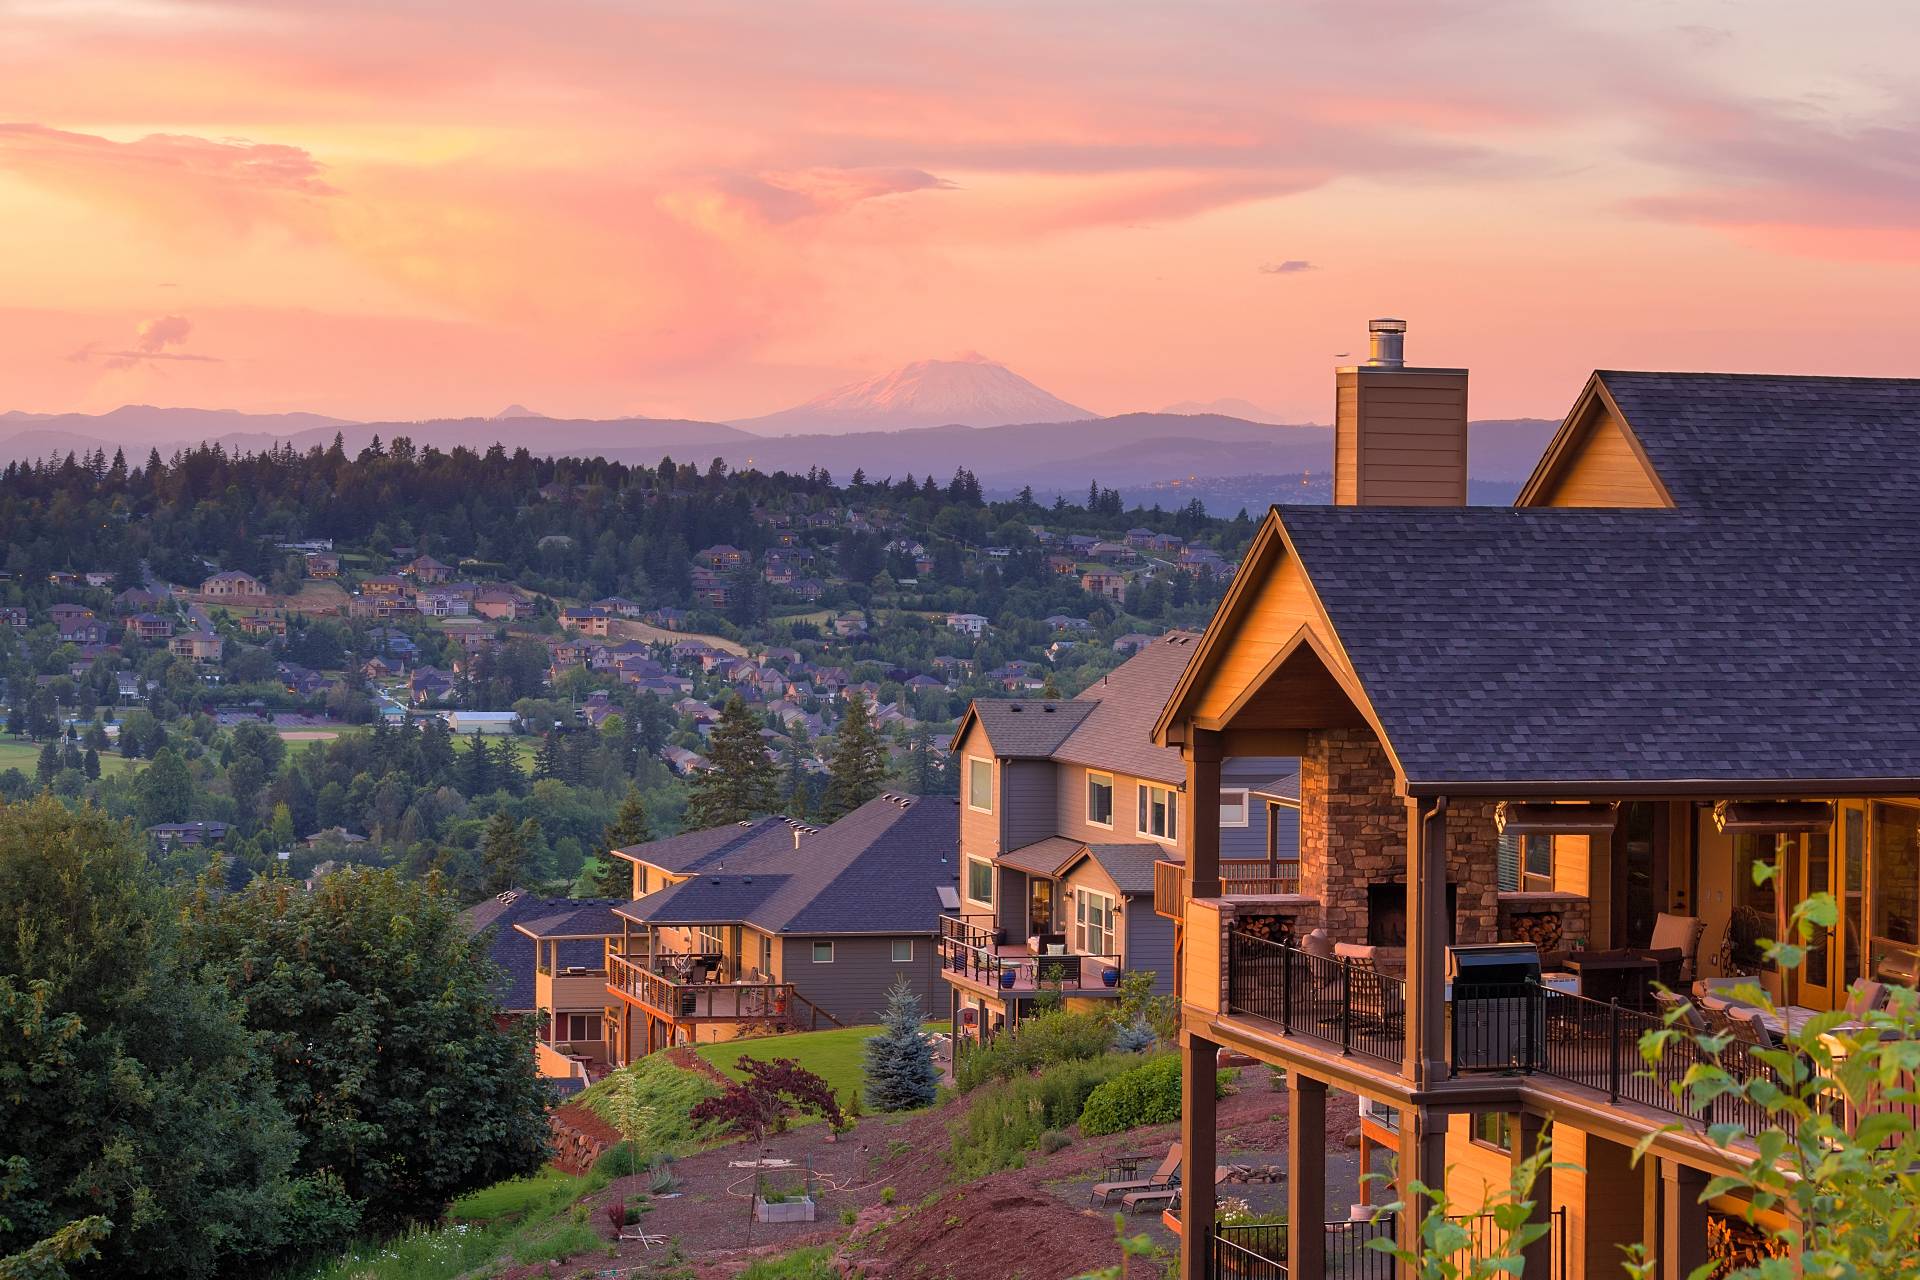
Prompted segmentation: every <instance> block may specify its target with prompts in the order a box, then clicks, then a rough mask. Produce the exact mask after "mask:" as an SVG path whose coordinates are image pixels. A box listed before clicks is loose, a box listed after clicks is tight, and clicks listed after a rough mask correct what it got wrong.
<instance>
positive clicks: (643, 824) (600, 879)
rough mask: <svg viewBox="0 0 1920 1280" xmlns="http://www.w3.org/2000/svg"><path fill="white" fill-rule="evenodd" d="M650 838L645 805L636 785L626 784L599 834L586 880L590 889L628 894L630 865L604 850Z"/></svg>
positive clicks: (606, 895) (610, 895)
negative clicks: (616, 807)
mask: <svg viewBox="0 0 1920 1280" xmlns="http://www.w3.org/2000/svg"><path fill="white" fill-rule="evenodd" d="M651 839H653V827H652V825H651V824H650V823H648V821H647V806H646V805H645V804H644V803H642V801H641V799H640V788H638V787H632V786H630V787H628V788H627V798H626V799H625V800H622V801H621V802H620V812H619V813H617V814H615V815H614V819H613V821H612V822H611V823H609V824H607V829H606V830H605V831H603V832H601V833H600V851H599V852H598V853H596V854H594V860H593V867H592V870H591V871H590V873H589V879H588V884H589V886H590V890H591V892H592V893H593V894H594V895H595V896H596V897H601V898H624V897H626V896H627V895H628V894H630V893H632V892H633V868H632V866H631V865H629V864H628V863H627V862H626V861H625V860H624V859H622V858H616V857H614V856H613V855H612V854H610V853H608V852H607V850H609V849H626V848H630V847H632V846H633V845H636V844H645V843H647V841H649V840H651Z"/></svg>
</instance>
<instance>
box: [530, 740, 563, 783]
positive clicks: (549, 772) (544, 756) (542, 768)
mask: <svg viewBox="0 0 1920 1280" xmlns="http://www.w3.org/2000/svg"><path fill="white" fill-rule="evenodd" d="M557 736H558V735H557V734H553V733H549V734H547V735H546V736H545V737H543V738H541V739H540V746H539V748H538V749H537V750H535V751H534V753H533V780H534V781H535V782H538V781H540V780H541V779H542V778H557V777H559V776H560V767H559V766H560V760H559V747H558V745H557V744H556V743H555V742H554V739H555V738H556V737H557Z"/></svg>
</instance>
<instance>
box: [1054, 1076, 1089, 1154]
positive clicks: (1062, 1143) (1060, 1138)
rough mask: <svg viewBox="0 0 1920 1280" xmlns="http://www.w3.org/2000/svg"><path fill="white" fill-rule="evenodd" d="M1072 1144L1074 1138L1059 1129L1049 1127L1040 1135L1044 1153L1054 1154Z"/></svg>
mask: <svg viewBox="0 0 1920 1280" xmlns="http://www.w3.org/2000/svg"><path fill="white" fill-rule="evenodd" d="M1094 1092H1095V1093H1098V1092H1100V1090H1098V1089H1095V1090H1094ZM1072 1145H1073V1139H1072V1138H1069V1137H1068V1136H1067V1135H1066V1134H1064V1133H1062V1132H1060V1130H1058V1129H1049V1130H1047V1131H1046V1132H1045V1133H1043V1134H1041V1135H1040V1151H1041V1153H1042V1154H1044V1155H1052V1154H1053V1153H1054V1152H1056V1151H1059V1150H1061V1149H1062V1148H1064V1147H1069V1146H1072Z"/></svg>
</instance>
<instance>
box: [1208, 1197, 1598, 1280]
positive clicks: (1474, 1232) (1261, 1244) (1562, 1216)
mask: <svg viewBox="0 0 1920 1280" xmlns="http://www.w3.org/2000/svg"><path fill="white" fill-rule="evenodd" d="M1453 1222H1454V1223H1455V1224H1456V1225H1458V1226H1461V1227H1464V1228H1465V1229H1466V1233H1467V1236H1468V1243H1467V1246H1466V1247H1465V1248H1464V1249H1462V1250H1461V1252H1460V1254H1459V1255H1458V1256H1457V1257H1456V1258H1455V1259H1454V1261H1455V1262H1456V1263H1457V1264H1458V1265H1460V1266H1461V1267H1462V1268H1463V1269H1464V1268H1466V1267H1468V1266H1470V1265H1471V1264H1473V1263H1478V1262H1481V1261H1484V1260H1487V1259H1490V1258H1492V1257H1494V1256H1496V1254H1497V1253H1498V1252H1499V1250H1500V1245H1501V1243H1502V1241H1503V1239H1504V1237H1503V1235H1502V1233H1501V1230H1500V1227H1499V1224H1498V1223H1497V1222H1496V1221H1495V1219H1494V1217H1493V1215H1492V1214H1472V1215H1467V1216H1461V1217H1455V1218H1454V1219H1453ZM1550 1225H1551V1230H1550V1233H1549V1236H1548V1239H1549V1241H1550V1242H1551V1243H1550V1244H1549V1246H1548V1250H1549V1252H1548V1257H1549V1258H1550V1260H1551V1274H1550V1276H1546V1277H1542V1278H1541V1280H1562V1278H1563V1277H1564V1276H1565V1275H1566V1261H1567V1211H1566V1210H1565V1209H1556V1210H1554V1211H1553V1215H1552V1218H1551V1224H1550ZM1325 1231H1326V1270H1325V1273H1324V1274H1325V1276H1326V1277H1327V1278H1328V1280H1334V1278H1336V1277H1337V1278H1338V1280H1393V1278H1394V1275H1395V1266H1396V1263H1395V1260H1394V1257H1393V1255H1392V1254H1390V1253H1387V1252H1386V1251H1385V1250H1384V1249H1382V1248H1380V1247H1377V1246H1376V1245H1375V1244H1374V1243H1373V1242H1374V1241H1376V1240H1378V1241H1391V1240H1392V1239H1393V1238H1394V1216H1393V1215H1392V1214H1383V1215H1382V1216H1381V1217H1380V1218H1379V1219H1377V1220H1366V1219H1363V1220H1360V1221H1349V1222H1329V1223H1327V1224H1326V1225H1325ZM1208 1258H1209V1262H1210V1267H1209V1280H1286V1275H1287V1227H1286V1224H1284V1223H1248V1224H1244V1225H1239V1226H1234V1225H1221V1226H1216V1227H1215V1228H1214V1229H1213V1238H1212V1242H1211V1248H1210V1249H1209V1250H1208ZM1315 1280H1319V1278H1318V1277H1316V1278H1315Z"/></svg>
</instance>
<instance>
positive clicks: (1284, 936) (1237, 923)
mask: <svg viewBox="0 0 1920 1280" xmlns="http://www.w3.org/2000/svg"><path fill="white" fill-rule="evenodd" d="M1233 927H1234V928H1235V929H1237V930H1239V931H1240V932H1241V933H1246V934H1251V935H1253V936H1254V937H1256V938H1265V939H1266V940H1267V941H1268V942H1292V941H1293V917H1292V916H1271V915H1268V916H1235V917H1234V918H1233Z"/></svg>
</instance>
